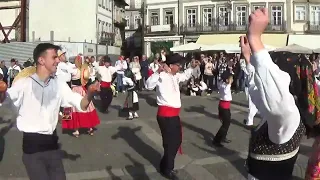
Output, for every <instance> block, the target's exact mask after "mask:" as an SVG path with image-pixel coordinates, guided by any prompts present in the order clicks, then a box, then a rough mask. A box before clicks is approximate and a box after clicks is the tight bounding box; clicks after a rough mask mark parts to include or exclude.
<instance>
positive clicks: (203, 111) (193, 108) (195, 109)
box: [184, 105, 251, 130]
mask: <svg viewBox="0 0 320 180" xmlns="http://www.w3.org/2000/svg"><path fill="white" fill-rule="evenodd" d="M205 108H206V107H205V106H203V105H200V106H190V107H188V108H184V110H185V111H186V112H195V113H199V114H203V115H205V116H207V117H209V118H214V119H219V116H218V115H216V114H212V113H210V112H209V111H207V110H206V109H205ZM217 109H218V108H217ZM231 117H232V114H231ZM231 124H234V125H237V126H239V127H242V128H245V129H247V130H251V128H250V127H248V126H246V125H244V124H242V123H240V122H239V121H237V120H235V119H231Z"/></svg>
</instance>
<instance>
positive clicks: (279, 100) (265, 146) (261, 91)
mask: <svg viewBox="0 0 320 180" xmlns="http://www.w3.org/2000/svg"><path fill="white" fill-rule="evenodd" d="M268 16H269V14H268V11H267V9H265V8H263V9H257V10H255V11H254V12H253V13H252V14H251V15H250V23H249V28H248V33H247V37H248V38H247V39H246V37H244V36H243V37H241V50H242V53H243V55H244V56H245V59H246V62H247V69H248V71H249V72H252V71H253V69H254V70H255V75H254V77H249V78H254V81H249V82H253V83H251V84H250V85H249V93H250V96H251V98H252V102H253V103H254V104H255V105H256V107H257V108H258V110H259V112H260V114H261V116H262V118H263V120H262V121H261V122H260V124H259V125H258V127H257V128H256V129H254V130H252V133H251V138H250V143H249V155H248V159H247V167H248V170H249V175H248V179H250V180H270V179H273V180H290V179H292V172H293V168H294V164H295V162H296V159H297V156H298V151H299V145H300V141H301V138H302V136H303V135H304V134H305V127H304V125H303V123H302V121H301V118H300V113H299V110H298V108H297V106H296V104H295V100H294V97H293V95H292V94H291V93H290V91H289V85H290V76H289V75H288V73H286V72H284V71H282V70H280V69H279V67H278V66H277V65H276V64H274V63H273V61H272V59H271V57H270V55H269V53H268V51H267V50H266V49H265V47H264V45H263V43H262V40H261V35H262V33H263V32H264V30H265V28H266V27H267V26H268V23H269V19H268ZM250 53H252V56H251V60H250Z"/></svg>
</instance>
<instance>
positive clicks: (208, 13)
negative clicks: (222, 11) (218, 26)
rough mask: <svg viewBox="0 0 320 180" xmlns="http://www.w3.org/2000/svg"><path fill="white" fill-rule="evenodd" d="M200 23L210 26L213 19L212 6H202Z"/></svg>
mask: <svg viewBox="0 0 320 180" xmlns="http://www.w3.org/2000/svg"><path fill="white" fill-rule="evenodd" d="M202 14H203V15H202V24H203V26H212V24H213V23H212V20H213V8H203V13H202Z"/></svg>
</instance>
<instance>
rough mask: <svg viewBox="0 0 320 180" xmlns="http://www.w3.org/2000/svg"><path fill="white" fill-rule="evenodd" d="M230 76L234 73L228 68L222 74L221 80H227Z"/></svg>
mask: <svg viewBox="0 0 320 180" xmlns="http://www.w3.org/2000/svg"><path fill="white" fill-rule="evenodd" d="M230 76H232V73H231V72H230V70H226V71H224V72H223V73H222V74H221V80H222V81H224V82H226V80H227V79H229V77H230Z"/></svg>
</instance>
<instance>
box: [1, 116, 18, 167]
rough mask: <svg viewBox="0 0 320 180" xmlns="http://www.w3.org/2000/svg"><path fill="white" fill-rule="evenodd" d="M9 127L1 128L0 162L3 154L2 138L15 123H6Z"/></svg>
mask: <svg viewBox="0 0 320 180" xmlns="http://www.w3.org/2000/svg"><path fill="white" fill-rule="evenodd" d="M8 122H9V125H7V126H5V127H3V128H1V130H0V161H2V159H3V154H4V151H5V145H6V140H5V139H4V136H5V135H6V134H7V133H8V132H9V131H10V129H11V128H12V127H13V126H14V125H15V122H11V121H8Z"/></svg>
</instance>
